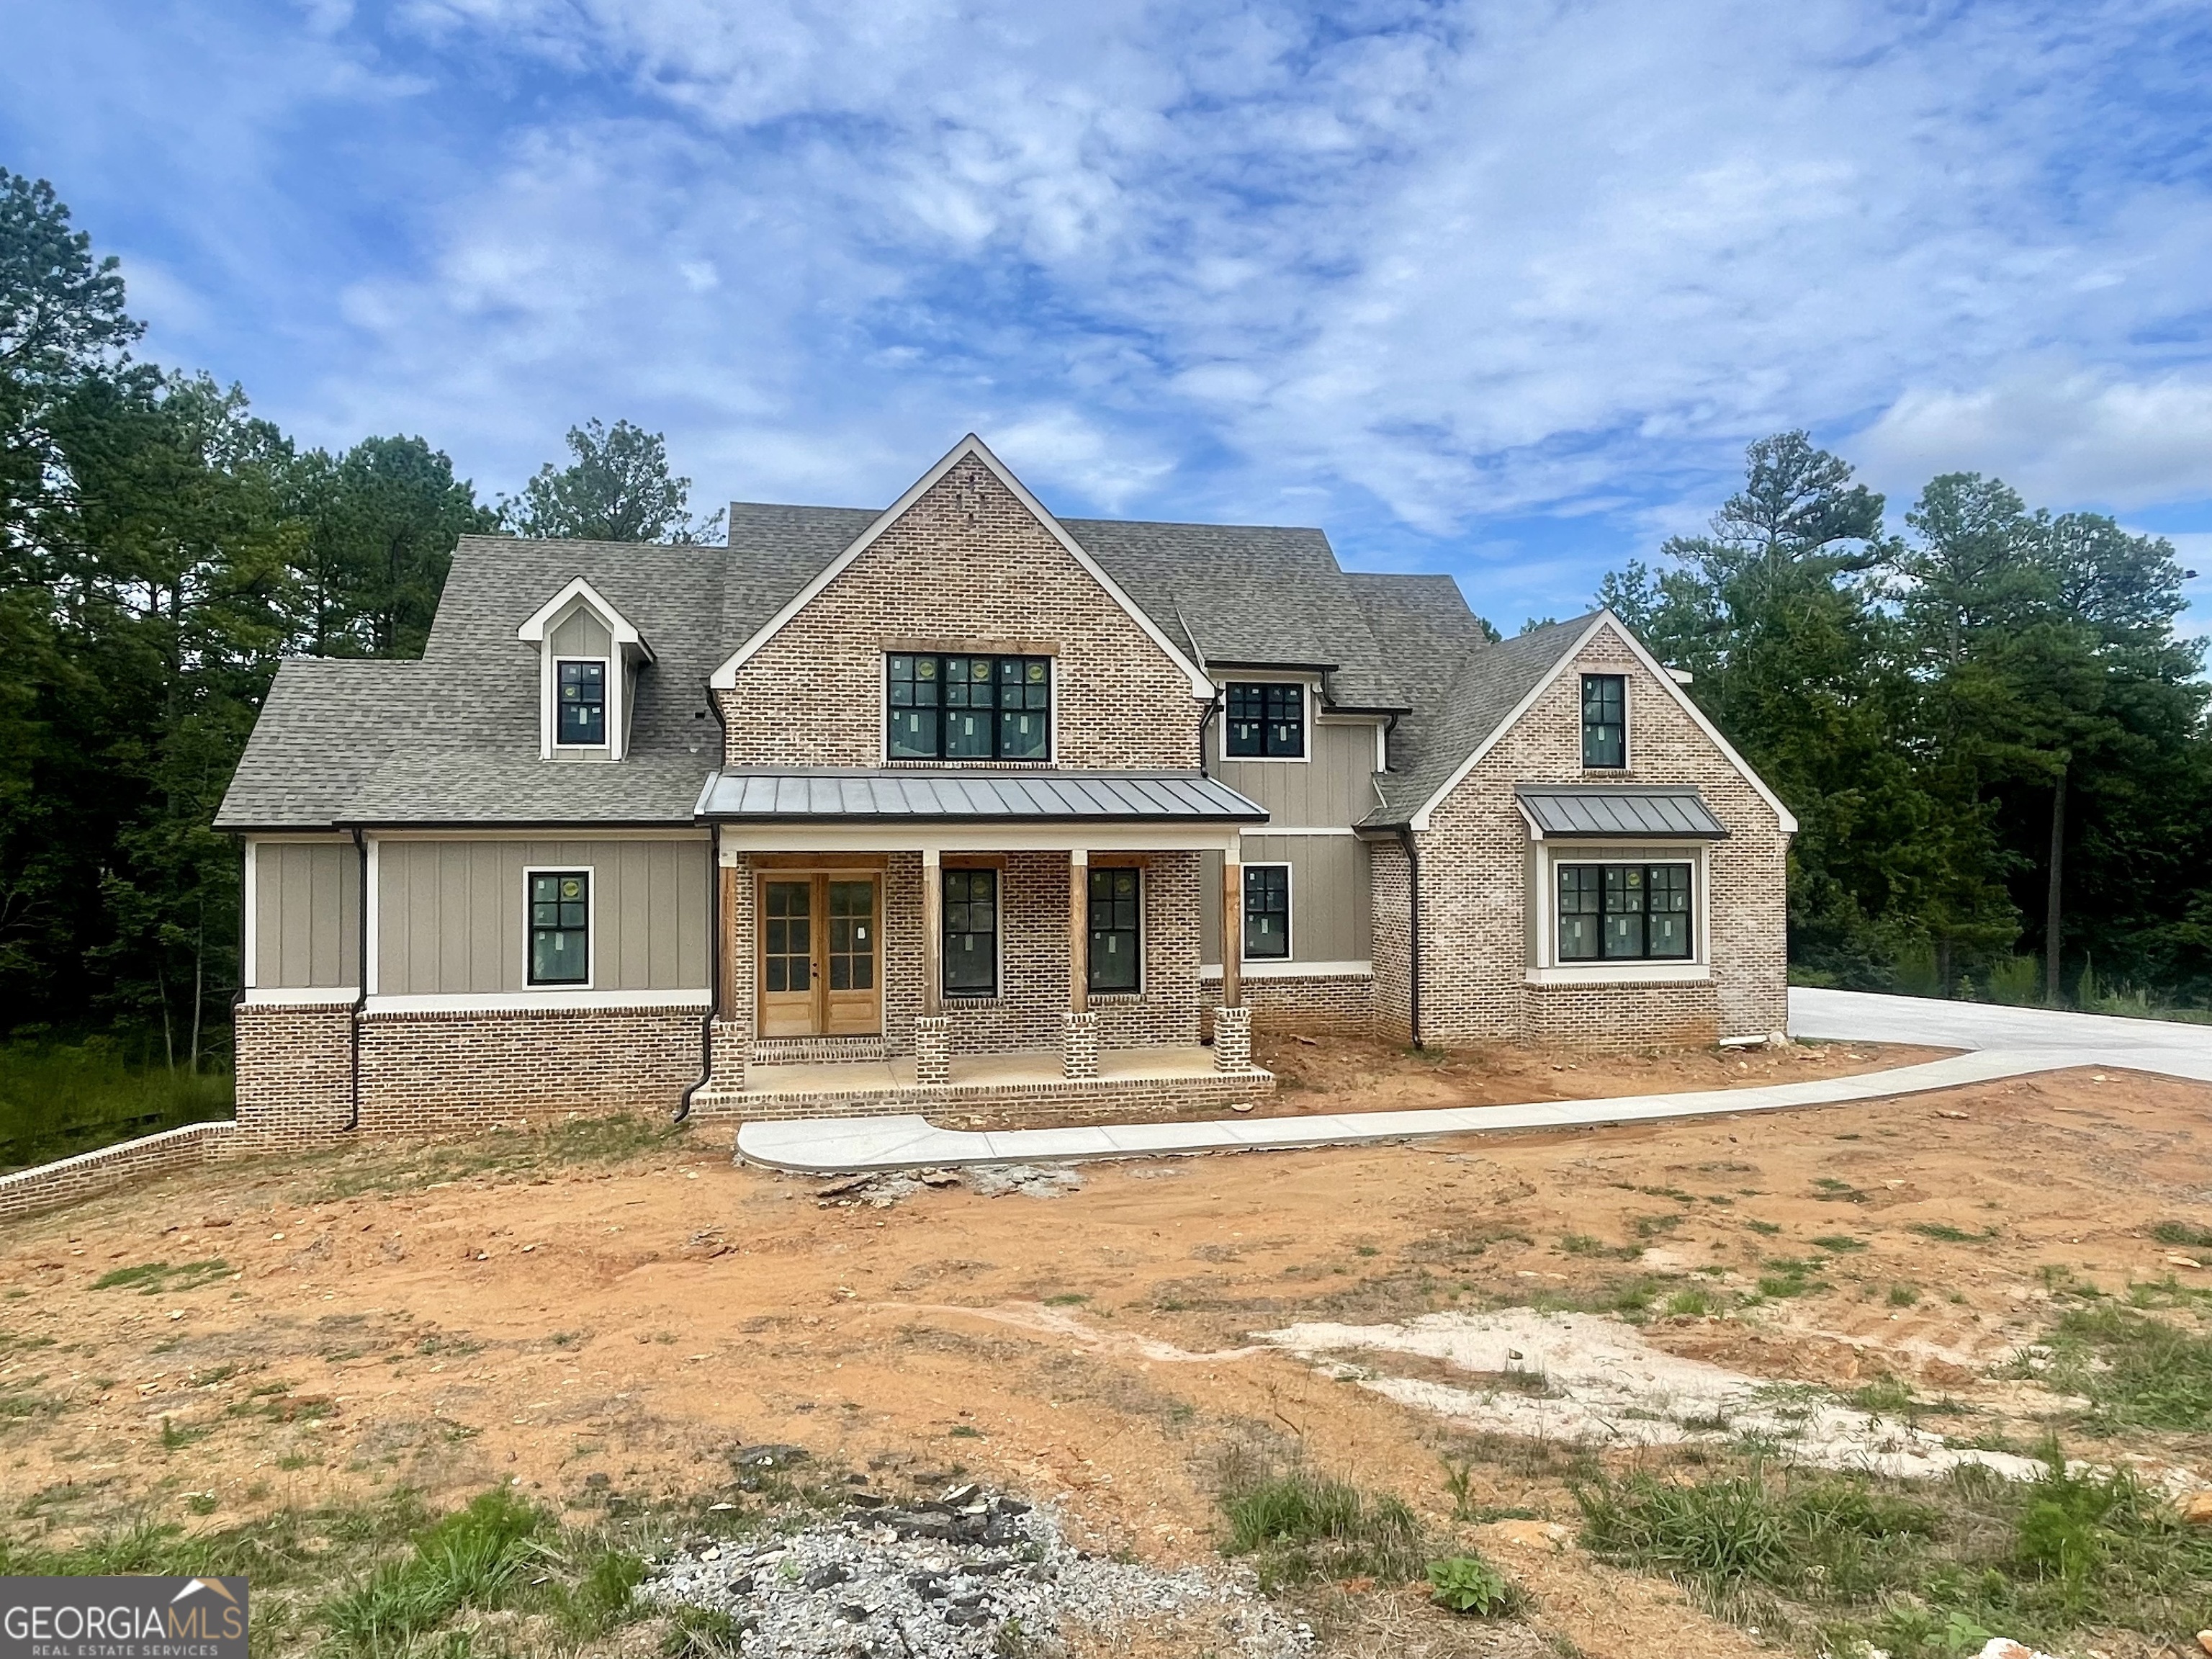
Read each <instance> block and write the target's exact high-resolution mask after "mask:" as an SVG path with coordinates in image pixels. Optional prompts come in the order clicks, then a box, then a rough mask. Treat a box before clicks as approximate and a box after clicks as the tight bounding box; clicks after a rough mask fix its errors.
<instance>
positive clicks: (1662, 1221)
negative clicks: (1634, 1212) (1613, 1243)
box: [1628, 1215, 1682, 1238]
mask: <svg viewBox="0 0 2212 1659" xmlns="http://www.w3.org/2000/svg"><path fill="white" fill-rule="evenodd" d="M1680 1225H1682V1218H1681V1217H1680V1216H1679V1215H1639V1216H1632V1217H1631V1218H1629V1223H1628V1230H1629V1231H1631V1232H1632V1233H1634V1234H1635V1235H1636V1236H1637V1237H1638V1238H1658V1237H1663V1236H1664V1235H1666V1234H1668V1233H1671V1232H1673V1231H1674V1229H1675V1228H1677V1227H1679V1226H1680Z"/></svg>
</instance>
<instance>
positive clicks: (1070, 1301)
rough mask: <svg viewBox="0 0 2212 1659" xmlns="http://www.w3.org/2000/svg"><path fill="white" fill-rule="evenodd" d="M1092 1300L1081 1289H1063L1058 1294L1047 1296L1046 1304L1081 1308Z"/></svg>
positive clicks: (1047, 1305) (1056, 1306)
mask: <svg viewBox="0 0 2212 1659" xmlns="http://www.w3.org/2000/svg"><path fill="white" fill-rule="evenodd" d="M1090 1300H1091V1298H1090V1297H1088V1296H1086V1295H1085V1294H1084V1293H1083V1292H1082V1291H1061V1292H1060V1294H1059V1295H1058V1296H1048V1297H1045V1299H1044V1305H1045V1306H1046V1307H1048V1308H1079V1307H1081V1306H1082V1305H1083V1304H1085V1303H1086V1302H1088V1301H1090Z"/></svg>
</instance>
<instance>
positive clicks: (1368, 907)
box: [1199, 836, 1375, 967]
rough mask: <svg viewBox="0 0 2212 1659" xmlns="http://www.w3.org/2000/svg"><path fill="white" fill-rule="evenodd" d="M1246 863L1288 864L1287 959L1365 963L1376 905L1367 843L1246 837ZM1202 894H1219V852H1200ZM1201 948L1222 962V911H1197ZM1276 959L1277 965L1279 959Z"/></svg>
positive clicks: (1207, 958)
mask: <svg viewBox="0 0 2212 1659" xmlns="http://www.w3.org/2000/svg"><path fill="white" fill-rule="evenodd" d="M1243 857H1244V861H1245V862H1246V863H1247V864H1287V865H1289V866H1291V955H1290V960H1291V962H1293V963H1299V962H1337V963H1341V962H1365V961H1367V960H1368V959H1369V957H1370V952H1371V951H1372V950H1373V937H1374V926H1375V906H1374V901H1373V899H1372V897H1371V896H1370V887H1371V879H1372V878H1371V873H1370V867H1369V866H1370V854H1369V853H1368V850H1367V843H1366V842H1364V841H1361V840H1360V839H1359V838H1358V836H1245V837H1244V844H1243ZM1204 858H1205V863H1206V873H1205V875H1204V877H1203V878H1202V879H1203V880H1204V881H1205V883H1206V887H1205V891H1206V892H1207V893H1209V894H1211V893H1218V892H1219V891H1220V890H1221V854H1218V853H1207V854H1204ZM1199 948H1200V954H1201V955H1202V957H1203V958H1204V960H1205V961H1206V963H1207V964H1208V965H1210V966H1215V967H1218V966H1219V965H1220V962H1221V907H1220V905H1218V904H1206V905H1202V906H1200V930H1199ZM1276 960H1278V961H1279V960H1280V958H1277V959H1276Z"/></svg>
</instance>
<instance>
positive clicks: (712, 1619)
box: [660, 1607, 750, 1659]
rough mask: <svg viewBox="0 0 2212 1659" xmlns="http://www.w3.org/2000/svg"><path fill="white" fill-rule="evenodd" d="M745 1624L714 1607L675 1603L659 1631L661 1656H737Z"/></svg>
mask: <svg viewBox="0 0 2212 1659" xmlns="http://www.w3.org/2000/svg"><path fill="white" fill-rule="evenodd" d="M749 1628H750V1625H749V1624H740V1623H739V1622H738V1620H735V1619H732V1617H731V1616H730V1615H729V1614H728V1613H723V1612H721V1611H720V1610H719V1609H717V1608H714V1607H678V1608H677V1609H676V1612H675V1614H674V1616H672V1617H671V1619H670V1620H669V1621H668V1628H667V1629H666V1630H665V1631H663V1632H661V1636H660V1656H661V1659H738V1652H739V1644H741V1643H743V1642H744V1638H745V1632H746V1631H747V1630H748V1629H749Z"/></svg>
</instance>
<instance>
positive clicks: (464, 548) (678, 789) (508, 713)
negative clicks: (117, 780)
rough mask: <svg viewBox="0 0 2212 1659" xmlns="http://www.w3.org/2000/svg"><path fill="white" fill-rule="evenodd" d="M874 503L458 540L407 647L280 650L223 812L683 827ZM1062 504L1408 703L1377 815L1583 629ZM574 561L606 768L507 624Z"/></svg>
mask: <svg viewBox="0 0 2212 1659" xmlns="http://www.w3.org/2000/svg"><path fill="white" fill-rule="evenodd" d="M878 516H879V515H878V511H877V510H875V509H872V508H865V507H780V506H772V505H768V504H763V503H757V502H745V501H740V502H736V503H733V504H732V507H731V508H730V517H729V524H730V540H729V544H728V545H727V546H726V547H705V546H696V545H686V546H662V545H641V544H628V543H614V542H579V541H531V540H524V539H520V538H513V537H502V536H465V537H463V538H461V541H460V544H459V547H458V548H457V549H456V550H455V552H454V555H453V569H452V572H451V574H449V575H448V576H447V581H446V589H445V593H444V595H443V597H442V599H441V601H440V604H439V607H438V616H437V621H436V623H435V626H434V627H433V629H432V630H431V634H430V639H429V643H428V647H426V648H425V650H424V653H423V656H422V661H421V662H419V663H406V662H380V661H360V660H336V659H333V660H320V659H317V660H301V661H293V662H288V663H286V664H285V665H283V668H282V669H281V670H280V671H279V672H278V674H277V677H276V683H275V684H274V685H273V686H272V688H271V689H270V695H269V698H268V701H267V702H266V704H265V706H264V708H263V711H262V714H261V719H260V720H259V722H258V725H257V726H255V728H254V732H253V736H252V740H251V741H250V742H249V743H248V744H247V745H246V754H245V757H243V759H242V760H241V761H240V764H239V768H238V771H237V774H236V775H235V777H234V779H233V781H232V784H231V787H230V792H229V793H228V796H226V798H225V799H224V802H223V806H222V811H221V812H220V813H219V814H218V816H217V817H216V824H217V827H219V828H222V829H308V828H325V827H328V826H331V825H333V824H349V823H369V824H397V823H422V824H463V823H480V824H494V823H517V824H523V823H533V824H534V823H579V824H584V823H624V824H642V823H671V824H673V823H691V822H693V821H694V820H693V811H694V809H695V807H696V805H697V803H698V799H699V796H700V792H701V789H702V786H703V785H704V784H705V782H706V781H707V779H708V774H709V773H710V772H712V771H713V770H714V763H715V762H716V760H717V759H718V758H719V750H720V735H721V732H720V724H719V723H718V722H717V721H716V720H714V716H713V713H712V710H711V709H710V708H709V706H708V699H707V689H706V688H707V678H708V675H709V674H710V673H711V672H712V671H714V668H715V667H716V666H717V665H719V664H720V662H721V661H722V660H723V659H725V658H726V656H727V655H728V654H729V653H731V652H732V651H733V650H735V649H736V648H737V647H738V646H739V645H740V644H742V643H743V642H744V641H745V640H747V639H749V638H750V636H751V635H754V634H755V633H757V632H758V631H759V629H761V628H762V627H763V626H765V625H766V624H767V623H768V622H769V620H770V619H771V618H772V617H774V616H775V613H776V612H777V611H779V610H781V608H782V607H783V606H784V605H786V604H787V603H788V602H789V601H790V600H791V599H793V597H795V596H796V595H797V594H798V593H799V591H800V590H801V589H802V588H803V587H805V585H806V584H807V582H808V581H810V580H812V578H813V577H814V576H816V575H817V574H819V573H820V571H821V570H822V569H823V568H824V567H825V566H826V565H828V564H829V562H831V561H832V560H833V559H835V558H836V556H837V555H838V554H839V553H841V552H842V551H843V550H844V549H845V548H846V547H848V545H850V544H851V543H852V541H853V540H854V538H855V537H857V536H858V535H859V534H860V532H862V531H864V530H866V528H867V527H868V526H869V525H871V524H872V523H873V522H874V521H875V520H876V519H877V518H878ZM1061 522H1062V524H1063V526H1064V527H1065V528H1066V531H1067V532H1068V534H1069V535H1070V536H1072V537H1073V538H1074V539H1075V541H1076V543H1077V544H1078V545H1079V546H1081V547H1082V548H1083V549H1084V550H1085V551H1086V552H1088V553H1089V554H1090V555H1091V557H1093V558H1094V559H1096V560H1097V562H1098V564H1099V566H1100V567H1101V568H1103V569H1104V570H1105V571H1106V573H1107V574H1109V576H1110V577H1112V578H1113V580H1115V582H1116V583H1117V584H1118V585H1119V586H1121V588H1122V590H1123V591H1124V592H1126V593H1127V594H1128V596H1129V598H1130V599H1131V601H1132V602H1133V604H1135V605H1138V606H1139V607H1140V608H1141V609H1142V610H1143V611H1145V612H1146V614H1147V615H1148V616H1149V617H1151V618H1152V622H1153V623H1154V625H1155V626H1157V627H1158V629H1160V630H1161V631H1162V632H1163V633H1164V634H1165V635H1167V636H1168V638H1169V639H1170V640H1171V641H1175V642H1176V645H1177V646H1178V647H1181V648H1182V649H1183V650H1184V651H1186V652H1187V653H1190V654H1192V655H1194V656H1200V657H1203V658H1204V659H1205V660H1206V662H1207V663H1209V664H1210V665H1215V666H1217V667H1218V666H1222V665H1231V664H1236V665H1305V666H1318V667H1322V668H1323V669H1324V670H1325V679H1324V682H1323V685H1324V700H1325V702H1326V703H1327V704H1328V706H1331V707H1334V708H1356V709H1376V710H1389V711H1393V712H1399V711H1402V714H1401V723H1400V725H1399V727H1398V729H1397V731H1396V732H1395V734H1394V737H1393V739H1392V744H1393V750H1392V752H1393V755H1394V757H1396V763H1397V765H1398V766H1399V767H1400V769H1399V770H1396V771H1394V772H1393V773H1391V774H1390V775H1388V776H1387V777H1386V778H1385V779H1384V781H1383V782H1384V789H1385V793H1386V796H1387V798H1388V800H1389V805H1387V806H1386V807H1384V808H1382V809H1379V810H1378V812H1377V813H1376V816H1375V820H1374V821H1375V822H1376V823H1394V822H1402V821H1403V819H1404V818H1405V817H1406V816H1407V815H1408V814H1409V813H1410V812H1411V811H1413V809H1414V808H1416V807H1418V806H1419V805H1420V803H1421V802H1422V801H1424V800H1425V799H1427V798H1428V795H1429V794H1431V793H1434V790H1435V787H1437V785H1438V784H1440V783H1441V782H1442V781H1443V780H1444V779H1445V778H1447V777H1449V775H1450V773H1451V771H1452V769H1454V768H1455V766H1456V765H1457V764H1458V763H1459V761H1460V760H1462V759H1463V758H1464V757H1466V755H1467V754H1468V752H1469V750H1472V749H1473V747H1474V745H1475V744H1478V743H1480V741H1481V739H1482V738H1484V737H1486V736H1487V735H1488V734H1489V732H1490V731H1491V729H1492V728H1493V727H1494V726H1496V725H1497V723H1498V720H1501V719H1503V718H1504V714H1506V713H1507V712H1509V711H1510V709H1511V708H1512V707H1513V705H1514V704H1515V703H1516V702H1518V701H1519V700H1520V698H1521V696H1522V695H1524V694H1525V692H1526V691H1527V690H1528V688H1529V687H1530V686H1531V685H1533V684H1534V683H1535V681H1536V679H1537V678H1541V675H1542V674H1543V673H1544V672H1545V671H1548V669H1549V668H1550V667H1551V666H1552V665H1553V664H1554V663H1555V662H1556V661H1557V659H1558V655H1559V652H1561V651H1563V650H1564V649H1565V647H1566V646H1567V645H1568V644H1570V643H1571V641H1572V639H1573V637H1574V635H1576V634H1577V632H1578V631H1579V629H1580V628H1581V626H1582V624H1581V623H1567V624H1561V625H1559V626H1557V627H1554V628H1548V629H1538V630H1536V632H1535V633H1534V634H1531V635H1522V636H1521V638H1520V639H1517V640H1509V641H1504V643H1503V644H1500V645H1495V646H1492V645H1489V644H1487V643H1486V641H1485V640H1484V637H1483V635H1482V632H1481V627H1480V623H1477V622H1476V620H1475V618H1474V615H1473V613H1472V612H1470V611H1468V607H1467V604H1466V601H1465V600H1464V599H1462V597H1461V596H1460V592H1459V589H1458V587H1457V586H1455V584H1454V583H1453V581H1452V580H1451V578H1449V576H1408V575H1368V574H1347V573H1346V572H1345V571H1344V570H1343V569H1341V568H1340V567H1339V566H1338V564H1337V562H1336V557H1335V555H1334V553H1333V552H1332V551H1331V550H1330V548H1329V544H1328V538H1327V537H1326V536H1325V535H1323V534H1322V532H1320V531H1318V530H1307V529H1296V528H1277V527H1271V526H1233V525H1175V524H1152V523H1134V522H1127V523H1125V522H1121V521H1118V520H1103V519H1071V520H1062V521H1061ZM578 576H581V577H583V578H584V579H585V580H587V581H589V582H590V583H591V584H592V586H593V587H594V588H596V589H597V590H598V591H599V592H600V593H601V594H603V595H605V598H606V599H607V600H608V601H609V602H610V603H611V604H612V605H614V606H615V607H616V608H617V610H619V611H621V612H622V613H623V616H624V617H627V618H628V619H629V622H630V623H632V624H633V625H634V626H635V627H636V629H638V631H639V632H640V634H641V635H643V636H644V638H645V640H646V641H647V643H648V644H649V645H650V646H651V647H653V653H654V660H653V662H652V663H651V664H650V665H647V666H646V667H645V668H644V669H643V670H642V671H641V673H640V676H639V678H638V682H637V693H636V701H635V708H634V711H633V718H632V722H631V730H630V741H631V752H630V754H629V757H627V758H625V759H624V760H623V761H622V762H620V763H617V764H613V765H593V764H586V763H547V762H542V761H539V760H538V758H537V753H538V672H537V656H536V647H533V646H531V645H528V644H526V643H525V642H523V641H520V640H518V639H517V638H516V637H515V630H516V629H517V628H518V627H519V626H520V624H521V623H523V622H524V621H525V620H526V618H527V617H529V616H530V615H531V614H532V612H533V611H536V610H538V608H539V607H540V606H541V605H544V603H545V601H546V600H547V599H550V598H551V597H552V596H553V595H554V594H555V593H556V592H558V591H559V590H560V589H561V588H562V587H563V586H566V585H567V584H568V582H569V581H570V580H573V579H574V578H575V577H578Z"/></svg>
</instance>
